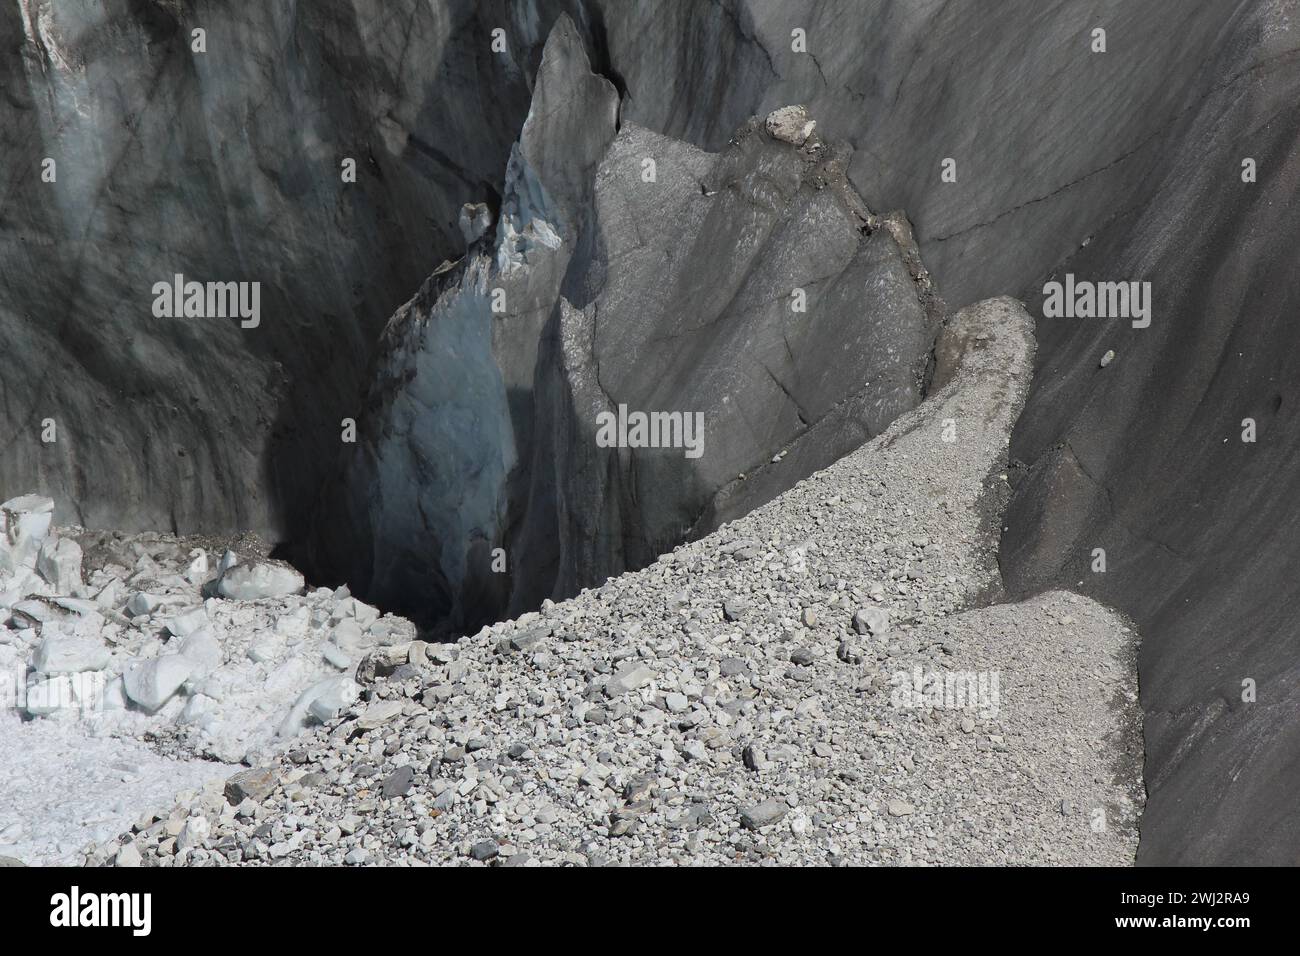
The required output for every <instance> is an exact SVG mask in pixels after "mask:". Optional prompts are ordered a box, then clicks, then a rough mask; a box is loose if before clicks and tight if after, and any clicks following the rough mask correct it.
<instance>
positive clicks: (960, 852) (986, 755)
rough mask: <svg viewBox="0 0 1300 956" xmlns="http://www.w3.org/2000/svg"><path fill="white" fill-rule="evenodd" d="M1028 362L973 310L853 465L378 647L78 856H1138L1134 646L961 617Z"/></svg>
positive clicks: (991, 553) (986, 557)
mask: <svg viewBox="0 0 1300 956" xmlns="http://www.w3.org/2000/svg"><path fill="white" fill-rule="evenodd" d="M1032 353H1033V339H1032V335H1031V323H1030V320H1029V319H1028V317H1027V316H1026V315H1025V313H1024V311H1023V309H1022V308H1021V307H1020V305H1019V303H1016V302H1014V301H1013V300H1009V299H1000V300H991V301H988V302H984V303H981V304H979V305H977V306H973V307H970V308H968V309H966V310H963V312H961V313H960V314H959V315H958V316H957V317H956V318H955V319H954V320H953V321H952V323H951V324H950V326H949V328H948V330H947V332H946V334H945V337H944V340H943V341H942V342H941V343H940V347H939V349H938V350H937V356H936V359H937V364H938V368H937V370H936V376H937V378H938V379H939V381H940V382H941V383H943V387H942V388H940V389H939V390H938V392H937V394H935V395H934V396H933V397H932V398H930V399H929V400H928V401H927V402H926V403H925V404H923V405H922V406H921V407H919V408H918V409H916V410H914V411H912V412H908V413H907V414H905V415H903V416H902V417H901V418H899V420H898V421H896V422H895V423H894V424H893V425H892V426H891V427H890V428H889V429H888V430H887V431H886V432H885V433H884V434H883V435H881V436H880V437H878V438H876V439H874V440H873V441H871V442H870V443H869V444H868V445H866V446H865V447H864V448H862V449H861V450H860V451H859V452H856V453H854V454H852V455H850V456H848V457H846V458H844V459H843V460H841V461H839V462H838V463H836V464H834V465H833V466H831V467H829V468H827V469H825V470H823V471H820V472H818V473H817V474H815V475H813V476H812V477H810V478H808V479H806V480H804V481H802V482H800V483H799V484H798V485H797V486H795V487H794V488H793V489H792V490H790V491H788V492H787V493H785V494H784V495H782V496H781V497H779V498H777V499H776V500H774V501H772V502H770V503H769V504H766V505H764V506H763V507H761V508H759V509H758V510H756V511H755V512H753V513H752V514H750V515H748V516H746V517H744V518H741V519H739V520H737V521H734V522H732V523H730V524H727V525H725V526H724V527H722V528H721V529H720V530H719V531H718V532H716V533H714V534H712V535H709V536H708V537H705V538H703V539H701V540H699V541H696V542H693V543H691V544H687V545H684V546H682V547H680V548H678V549H676V550H675V551H674V552H673V553H671V554H667V555H664V556H663V557H661V558H660V560H659V561H657V562H656V563H654V564H653V565H651V566H650V567H647V568H646V569H644V570H642V571H639V572H636V573H631V574H625V575H622V576H619V577H616V578H611V579H609V580H608V581H607V582H606V583H605V584H603V585H602V586H600V587H598V588H595V589H590V590H585V591H583V592H582V593H581V594H580V595H578V596H577V597H576V598H574V599H572V600H569V601H565V602H562V603H558V604H556V603H551V602H547V603H546V604H545V605H543V607H542V609H541V610H540V611H539V612H535V613H529V614H525V615H523V616H521V617H519V618H518V619H516V620H513V621H508V622H505V623H502V624H498V625H493V626H490V627H486V628H484V629H483V630H482V631H481V632H479V633H478V634H475V635H472V636H467V637H464V638H461V639H460V640H458V641H456V642H454V643H446V644H438V645H429V644H424V643H423V642H420V641H418V640H411V641H402V642H397V643H392V642H389V643H385V644H383V645H381V646H380V647H378V648H376V649H375V650H374V651H373V652H372V653H371V654H370V655H368V657H367V658H366V659H365V661H364V664H363V665H362V666H360V667H358V670H357V672H356V674H355V678H356V680H357V682H358V684H359V685H360V687H361V693H360V697H359V699H358V700H357V701H355V702H353V703H343V702H340V707H339V712H338V714H337V716H334V715H333V714H332V713H330V712H327V713H325V714H322V715H320V716H321V717H322V718H323V719H322V720H321V722H320V723H319V724H318V725H316V726H312V727H308V728H306V729H305V731H304V732H303V734H302V735H301V736H299V737H298V738H296V739H295V740H294V741H293V742H292V744H291V745H290V746H289V748H288V749H287V750H286V751H285V752H284V753H283V754H282V755H281V756H280V757H278V758H274V759H267V760H265V761H261V762H258V763H256V765H255V766H251V767H249V768H248V769H245V770H242V771H240V772H239V773H238V774H236V775H234V776H232V777H230V778H229V779H228V780H226V781H224V782H218V783H215V784H212V785H210V786H207V787H204V788H202V789H201V790H199V791H197V792H194V793H191V794H188V795H186V797H185V798H184V799H182V800H181V801H180V802H179V803H178V805H176V806H175V807H174V808H173V809H171V810H167V811H163V812H160V813H148V814H145V815H144V816H143V818H142V819H140V820H139V821H138V822H137V824H136V825H135V826H134V827H133V828H132V829H131V831H130V832H128V833H124V834H123V835H121V836H119V837H117V838H115V839H112V840H108V841H105V842H104V843H102V844H100V845H98V846H96V847H94V848H93V849H91V850H90V851H89V852H88V854H87V857H86V860H87V862H90V863H95V864H104V863H117V864H119V865H133V864H138V863H144V864H145V865H182V864H189V865H226V864H266V863H274V864H348V865H361V864H380V863H388V864H403V865H424V864H438V863H452V862H464V863H489V864H513V865H524V864H578V865H598V864H602V863H740V862H745V863H787V864H790V863H827V862H830V863H916V864H932V863H1021V864H1024V863H1048V862H1051V863H1097V864H1103V863H1109V864H1118V863H1128V862H1131V861H1132V859H1133V855H1134V852H1135V849H1136V843H1137V840H1136V830H1135V820H1136V815H1137V813H1138V811H1139V810H1140V807H1141V792H1142V791H1141V780H1140V775H1139V773H1140V766H1141V756H1142V754H1141V746H1140V737H1139V736H1138V735H1137V734H1136V733H1135V731H1134V726H1135V721H1136V713H1137V711H1136V677H1135V671H1134V663H1133V640H1134V638H1133V635H1132V632H1131V631H1130V630H1129V629H1128V628H1127V627H1126V626H1125V625H1124V623H1123V622H1122V621H1121V620H1119V619H1118V618H1117V617H1116V616H1114V615H1113V614H1111V613H1110V612H1108V611H1106V610H1105V609H1103V608H1101V607H1100V606H1098V605H1096V604H1094V603H1092V602H1090V601H1087V600H1086V599H1083V598H1081V597H1078V596H1077V595H1071V594H1067V593H1062V592H1052V593H1049V594H1046V595H1043V596H1041V597H1039V598H1036V599H1034V600H1032V601H1030V602H1027V603H1024V604H1020V605H994V606H988V607H983V608H980V609H976V610H970V609H969V608H971V606H972V604H973V603H974V602H976V601H977V600H978V599H979V598H980V597H981V596H985V595H993V594H996V592H997V589H998V587H999V575H998V570H997V565H996V560H995V549H994V544H995V531H996V527H997V526H996V524H995V523H994V522H995V521H996V518H997V516H998V514H999V513H1000V508H1001V505H1002V503H1003V502H1004V500H1005V490H1004V489H1005V476H1003V475H1000V474H998V469H999V468H1000V467H1001V463H1002V461H1003V458H1004V455H1005V449H1006V445H1007V440H1008V436H1009V434H1010V428H1011V425H1012V423H1013V422H1014V420H1015V416H1016V414H1017V413H1018V410H1019V408H1020V405H1021V402H1022V401H1023V397H1024V393H1025V389H1026V385H1027V381H1028V378H1029V374H1030V369H1031V365H1032ZM949 436H951V440H949ZM317 594H319V592H317ZM279 600H283V599H279ZM345 600H346V599H345ZM313 601H314V602H315V604H313V603H312V602H313ZM332 601H333V599H332V598H324V597H309V598H307V599H304V603H305V605H306V606H307V607H309V608H313V609H312V610H309V611H308V613H307V617H308V619H309V621H310V622H312V623H314V621H315V618H316V617H317V616H319V617H321V618H322V619H323V618H324V617H325V616H326V615H325V612H326V610H327V609H329V608H332V607H334V606H335V605H334V604H332V603H331V602H332ZM263 606H266V607H268V608H274V607H278V605H277V604H276V603H275V600H274V599H268V600H267V601H266V602H264V605H256V607H258V608H261V607H263ZM234 607H243V605H235V606H234ZM331 614H332V612H331ZM321 623H322V624H323V623H324V621H323V620H322V621H321ZM335 626H336V627H337V626H338V625H337V624H336V625H335ZM372 626H373V625H372ZM268 629H269V630H270V632H271V633H275V626H274V625H271V626H270V627H269V628H268ZM332 710H333V708H332V707H331V708H329V711H332Z"/></svg>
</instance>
